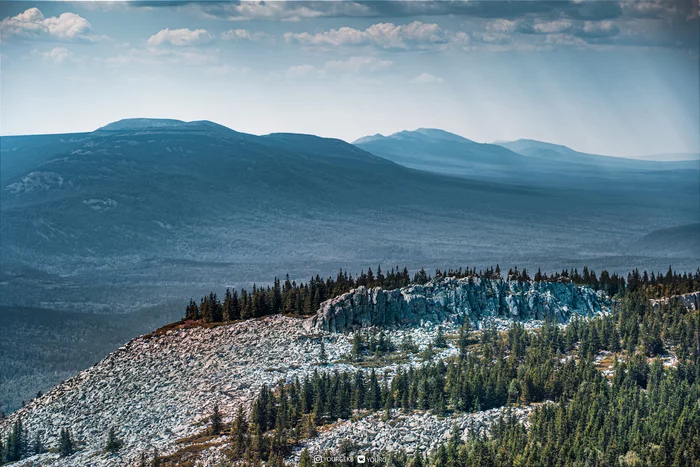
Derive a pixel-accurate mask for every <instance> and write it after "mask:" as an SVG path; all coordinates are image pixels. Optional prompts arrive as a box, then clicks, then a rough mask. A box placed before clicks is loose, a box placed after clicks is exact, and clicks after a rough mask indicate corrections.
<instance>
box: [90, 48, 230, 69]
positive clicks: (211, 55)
mask: <svg viewBox="0 0 700 467" xmlns="http://www.w3.org/2000/svg"><path fill="white" fill-rule="evenodd" d="M217 52H218V50H215V51H212V52H206V53H205V52H202V51H201V50H197V49H186V50H182V49H175V48H163V47H147V48H145V49H130V50H128V51H127V52H126V53H122V54H119V55H115V56H112V57H108V58H106V59H105V60H104V62H105V63H106V64H107V65H109V66H115V67H119V66H124V65H129V64H134V63H137V64H142V65H165V64H174V65H185V66H212V65H216V64H217V63H218V62H219V57H218V55H217Z"/></svg>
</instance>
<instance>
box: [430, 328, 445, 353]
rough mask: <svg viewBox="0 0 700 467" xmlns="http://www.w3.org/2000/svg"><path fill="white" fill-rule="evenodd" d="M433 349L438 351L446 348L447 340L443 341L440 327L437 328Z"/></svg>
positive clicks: (443, 336)
mask: <svg viewBox="0 0 700 467" xmlns="http://www.w3.org/2000/svg"><path fill="white" fill-rule="evenodd" d="M433 346H434V347H437V348H438V349H444V348H447V340H446V339H445V334H444V333H443V332H442V326H438V330H437V334H436V335H435V342H434V343H433Z"/></svg>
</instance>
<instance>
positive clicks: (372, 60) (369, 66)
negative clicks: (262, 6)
mask: <svg viewBox="0 0 700 467" xmlns="http://www.w3.org/2000/svg"><path fill="white" fill-rule="evenodd" d="M391 64H392V62H391V60H380V59H378V58H376V57H350V58H348V59H347V60H331V61H329V62H326V65H325V68H326V70H335V71H344V72H350V73H359V72H361V71H377V70H381V69H382V68H387V67H389V66H391Z"/></svg>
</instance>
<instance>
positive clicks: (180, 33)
mask: <svg viewBox="0 0 700 467" xmlns="http://www.w3.org/2000/svg"><path fill="white" fill-rule="evenodd" d="M213 38H214V36H213V35H212V34H211V33H209V31H207V30H206V29H194V30H192V29H187V28H183V29H162V30H160V31H158V32H157V33H156V34H154V35H152V36H151V37H149V38H148V41H147V42H146V43H147V44H148V45H149V46H151V47H156V46H159V45H163V44H170V45H175V46H193V45H202V44H206V43H207V42H210V41H211V40H212V39H213Z"/></svg>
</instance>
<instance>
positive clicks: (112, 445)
mask: <svg viewBox="0 0 700 467" xmlns="http://www.w3.org/2000/svg"><path fill="white" fill-rule="evenodd" d="M123 445H124V443H123V442H122V440H120V439H119V438H117V435H116V434H115V432H114V427H110V428H109V432H108V433H107V442H106V443H105V451H106V452H110V453H115V452H117V451H119V450H120V449H121V448H122V446H123Z"/></svg>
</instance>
